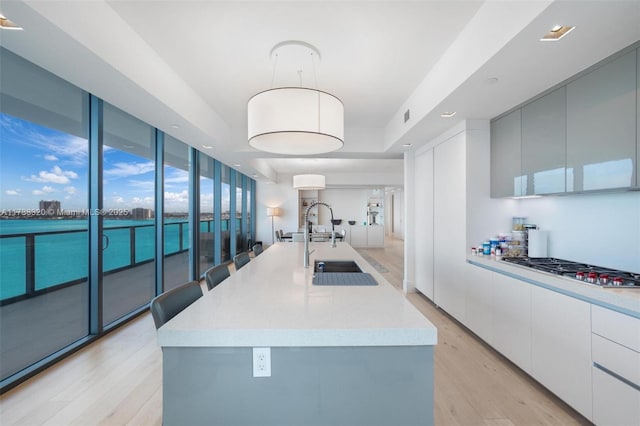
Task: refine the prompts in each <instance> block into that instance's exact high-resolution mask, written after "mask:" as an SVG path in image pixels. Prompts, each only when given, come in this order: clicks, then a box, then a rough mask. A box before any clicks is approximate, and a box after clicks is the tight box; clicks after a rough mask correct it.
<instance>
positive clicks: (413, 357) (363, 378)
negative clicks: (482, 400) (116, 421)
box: [158, 242, 437, 426]
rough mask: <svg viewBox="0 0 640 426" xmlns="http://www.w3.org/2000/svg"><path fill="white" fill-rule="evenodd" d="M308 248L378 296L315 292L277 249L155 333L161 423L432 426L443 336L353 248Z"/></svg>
mask: <svg viewBox="0 0 640 426" xmlns="http://www.w3.org/2000/svg"><path fill="white" fill-rule="evenodd" d="M310 246H311V247H310V248H311V249H312V250H315V251H314V252H313V253H312V254H311V263H312V264H313V260H314V259H321V260H354V261H355V262H356V263H357V264H358V265H359V266H360V268H361V269H362V270H363V271H364V272H368V273H370V274H371V276H372V277H373V278H375V280H376V281H377V282H378V285H377V286H316V285H312V283H311V281H312V276H313V270H312V269H311V268H309V269H305V268H303V267H302V259H303V250H304V249H303V244H302V243H278V244H275V245H273V246H271V247H270V248H269V249H268V250H265V252H264V253H262V254H261V255H260V256H258V257H256V258H253V259H252V260H251V262H250V263H249V264H247V265H245V266H244V267H243V268H242V269H241V270H239V271H237V272H235V273H234V274H232V275H231V277H229V278H228V279H226V280H225V281H224V282H223V283H221V284H220V285H219V286H217V287H216V288H214V289H213V290H212V291H209V292H207V293H206V294H205V295H204V297H202V298H200V299H199V300H197V301H196V302H195V303H194V304H192V305H191V306H190V307H188V308H187V309H186V310H184V311H183V312H181V313H180V314H179V315H177V316H176V317H175V318H173V319H172V320H171V321H169V322H168V323H167V324H165V325H164V326H163V327H161V328H160V329H159V330H158V339H159V342H160V345H161V346H162V350H163V424H165V425H174V424H176V425H178V424H179V425H189V424H223V425H257V424H260V425H350V426H355V425H400V424H401V425H430V424H433V347H434V345H435V344H436V343H437V331H436V328H435V327H434V326H433V325H432V324H431V323H430V322H429V321H428V320H427V319H426V318H425V317H424V316H423V315H422V314H420V313H419V312H418V311H417V309H415V307H413V305H411V304H410V303H409V302H408V301H407V300H406V299H405V297H404V295H403V294H402V293H401V292H399V291H398V290H396V289H395V288H393V287H392V286H391V285H390V284H389V283H388V282H386V280H385V279H384V278H383V277H382V276H381V275H380V274H379V273H378V272H377V271H376V270H375V269H374V268H373V267H371V265H369V264H368V263H367V262H366V261H365V260H364V259H363V258H362V257H361V256H360V255H358V253H357V252H356V251H355V250H354V249H353V248H351V246H349V245H348V244H346V243H338V244H337V247H335V248H332V247H331V246H330V243H328V242H317V243H311V244H310ZM262 347H268V348H271V349H270V357H271V359H270V369H271V375H270V377H253V348H262Z"/></svg>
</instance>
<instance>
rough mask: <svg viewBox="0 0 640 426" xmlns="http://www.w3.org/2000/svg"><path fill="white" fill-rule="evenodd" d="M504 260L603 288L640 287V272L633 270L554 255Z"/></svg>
mask: <svg viewBox="0 0 640 426" xmlns="http://www.w3.org/2000/svg"><path fill="white" fill-rule="evenodd" d="M502 260H503V261H505V262H508V263H513V264H516V265H520V266H526V267H528V268H532V269H536V270H538V271H543V272H547V273H550V274H554V275H561V276H565V277H571V278H574V279H577V280H579V281H582V282H585V283H588V284H593V285H597V286H599V287H603V288H640V274H636V273H633V272H626V271H619V270H617V269H610V268H604V267H601V266H595V265H589V264H587V263H580V262H572V261H570V260H564V259H557V258H554V257H543V258H529V257H505V258H503V259H502Z"/></svg>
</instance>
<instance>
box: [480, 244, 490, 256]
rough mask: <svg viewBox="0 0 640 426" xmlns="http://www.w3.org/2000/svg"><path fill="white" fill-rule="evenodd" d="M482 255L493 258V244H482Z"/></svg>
mask: <svg viewBox="0 0 640 426" xmlns="http://www.w3.org/2000/svg"><path fill="white" fill-rule="evenodd" d="M482 254H483V255H485V256H491V242H490V241H485V242H483V243H482Z"/></svg>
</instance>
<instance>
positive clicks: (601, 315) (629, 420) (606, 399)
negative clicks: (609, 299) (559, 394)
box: [591, 306, 640, 426]
mask: <svg viewBox="0 0 640 426" xmlns="http://www.w3.org/2000/svg"><path fill="white" fill-rule="evenodd" d="M591 331H592V333H593V334H592V337H591V354H592V360H593V368H592V373H593V422H594V423H595V424H596V425H616V426H617V425H620V426H623V425H624V426H627V425H640V319H638V318H633V317H630V316H628V315H624V314H621V313H619V312H614V311H612V310H610V309H605V308H603V307H600V306H592V307H591Z"/></svg>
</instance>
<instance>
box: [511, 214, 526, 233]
mask: <svg viewBox="0 0 640 426" xmlns="http://www.w3.org/2000/svg"><path fill="white" fill-rule="evenodd" d="M525 220H527V218H526V217H515V216H514V217H513V230H514V231H524V222H525Z"/></svg>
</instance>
